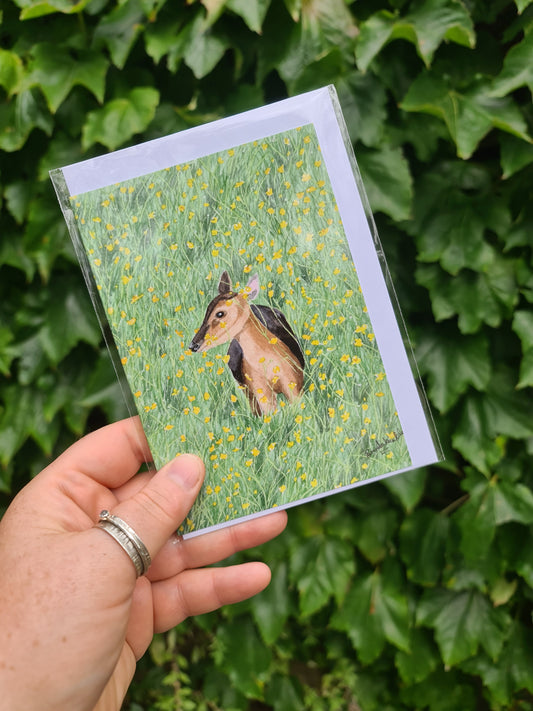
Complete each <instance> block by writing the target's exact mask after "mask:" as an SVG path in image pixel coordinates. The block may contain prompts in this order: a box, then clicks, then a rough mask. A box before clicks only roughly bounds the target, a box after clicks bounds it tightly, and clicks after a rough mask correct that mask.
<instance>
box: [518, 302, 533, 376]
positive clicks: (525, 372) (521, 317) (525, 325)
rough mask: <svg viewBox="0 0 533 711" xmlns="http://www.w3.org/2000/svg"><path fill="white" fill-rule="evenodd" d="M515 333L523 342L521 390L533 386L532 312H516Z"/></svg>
mask: <svg viewBox="0 0 533 711" xmlns="http://www.w3.org/2000/svg"><path fill="white" fill-rule="evenodd" d="M513 331H514V332H515V333H516V334H517V335H518V337H519V338H520V341H521V342H522V362H521V364H520V381H519V383H518V386H517V387H519V388H525V387H528V386H533V314H532V313H531V312H530V311H515V313H514V317H513Z"/></svg>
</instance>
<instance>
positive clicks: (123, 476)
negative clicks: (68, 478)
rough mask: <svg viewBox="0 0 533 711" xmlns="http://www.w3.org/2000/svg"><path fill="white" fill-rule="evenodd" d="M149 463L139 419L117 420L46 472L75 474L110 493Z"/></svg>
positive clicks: (81, 440)
mask: <svg viewBox="0 0 533 711" xmlns="http://www.w3.org/2000/svg"><path fill="white" fill-rule="evenodd" d="M146 461H151V455H150V448H149V447H148V442H147V440H146V437H145V434H144V432H143V429H142V425H141V421H140V419H139V418H138V417H131V418H128V419H125V420H119V421H118V422H114V423H113V424H110V425H106V426H105V427H102V428H100V429H98V430H95V431H94V432H91V433H90V434H88V435H85V437H82V439H80V440H78V441H77V442H75V443H74V444H73V445H72V446H71V447H69V448H68V449H67V450H66V451H65V452H64V453H63V454H61V455H60V456H59V457H58V458H57V459H56V460H55V462H53V464H51V465H50V467H49V470H55V469H58V470H63V471H65V470H71V471H77V472H80V473H82V474H85V475H86V476H88V477H90V478H91V479H93V480H94V481H95V482H98V483H99V484H102V485H103V486H106V487H108V488H110V489H115V488H117V487H118V486H121V485H122V484H124V483H125V482H126V481H128V480H129V479H131V477H132V476H133V475H134V474H136V473H137V472H138V471H139V469H140V467H141V465H142V464H144V462H146Z"/></svg>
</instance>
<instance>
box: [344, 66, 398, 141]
mask: <svg viewBox="0 0 533 711" xmlns="http://www.w3.org/2000/svg"><path fill="white" fill-rule="evenodd" d="M336 89H337V93H338V95H339V102H340V104H341V106H342V113H343V115H344V119H345V121H346V126H347V128H348V133H349V134H350V140H351V141H352V143H355V142H357V141H362V142H363V143H364V144H365V146H374V147H377V146H378V145H379V144H380V142H381V140H382V138H383V131H384V125H385V119H386V117H387V111H386V108H385V104H386V100H387V97H386V93H385V90H384V88H383V85H382V84H381V82H380V81H379V80H378V78H377V77H376V76H375V75H374V74H373V73H372V72H367V73H366V74H359V73H356V72H352V73H350V74H349V75H348V76H347V77H341V78H340V79H339V80H338V81H337V82H336Z"/></svg>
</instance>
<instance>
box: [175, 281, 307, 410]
mask: <svg viewBox="0 0 533 711" xmlns="http://www.w3.org/2000/svg"><path fill="white" fill-rule="evenodd" d="M258 293H259V278H258V276H257V275H254V276H253V277H252V278H251V279H250V281H249V282H248V284H247V286H246V288H245V289H244V290H243V291H242V292H240V293H237V292H235V291H232V286H231V279H230V277H229V275H228V273H227V272H226V271H225V272H224V273H223V274H222V276H221V278H220V282H219V284H218V295H217V296H215V298H214V299H213V300H212V301H211V303H210V304H209V306H208V307H207V310H206V313H205V317H204V320H203V322H202V325H201V326H200V328H199V329H198V331H197V332H196V335H195V336H194V338H193V339H192V342H191V344H190V346H189V347H190V349H191V350H192V351H194V352H195V353H197V352H202V351H207V350H209V349H210V348H213V347H215V346H219V345H221V344H223V343H227V342H228V341H229V342H230V346H229V349H228V355H229V362H228V365H229V368H230V370H231V372H232V373H233V376H234V378H235V380H236V381H237V382H238V383H239V384H240V385H241V386H242V387H243V389H244V391H245V392H246V395H247V397H248V400H249V402H250V407H251V409H252V412H253V413H254V415H264V414H268V413H271V412H273V411H274V410H276V408H277V395H278V394H283V395H284V396H285V397H286V398H287V400H289V402H293V401H294V400H296V398H298V397H299V396H300V395H301V392H302V388H303V371H304V364H305V361H304V356H303V353H302V349H301V348H300V345H299V343H298V341H297V340H296V336H295V335H294V333H293V331H292V330H291V327H290V326H289V324H288V323H287V320H286V319H285V316H284V315H283V314H282V313H281V311H279V310H278V309H274V308H270V307H269V306H260V305H256V304H251V303H250V302H251V301H253V299H255V298H256V296H257V295H258Z"/></svg>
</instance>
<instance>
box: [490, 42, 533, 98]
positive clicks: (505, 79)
mask: <svg viewBox="0 0 533 711" xmlns="http://www.w3.org/2000/svg"><path fill="white" fill-rule="evenodd" d="M521 86H527V87H528V88H529V91H530V92H531V93H532V94H533V32H528V33H527V34H526V35H525V37H524V39H523V40H522V41H521V42H519V43H518V44H516V45H515V46H514V47H511V49H510V50H509V51H508V52H507V54H506V55H505V60H504V63H503V69H502V71H501V72H500V73H499V74H498V76H497V77H496V78H495V79H494V82H493V85H492V90H491V94H492V96H498V97H501V96H506V95H507V94H510V93H511V92H512V91H514V90H515V89H518V88H519V87H521Z"/></svg>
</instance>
